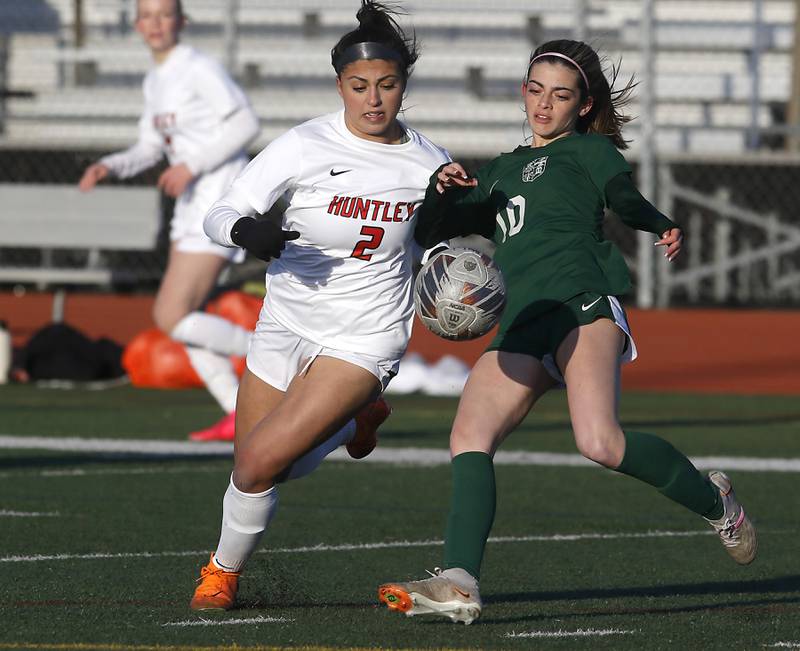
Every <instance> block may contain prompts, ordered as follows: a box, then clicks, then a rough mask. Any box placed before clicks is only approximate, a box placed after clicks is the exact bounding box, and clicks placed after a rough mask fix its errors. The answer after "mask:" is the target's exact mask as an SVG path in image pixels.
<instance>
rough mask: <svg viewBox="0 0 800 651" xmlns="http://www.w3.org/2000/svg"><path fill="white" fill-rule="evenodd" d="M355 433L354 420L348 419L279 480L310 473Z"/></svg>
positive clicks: (290, 467) (296, 462) (295, 463)
mask: <svg viewBox="0 0 800 651" xmlns="http://www.w3.org/2000/svg"><path fill="white" fill-rule="evenodd" d="M355 434H356V421H354V420H350V421H349V422H348V423H347V424H346V425H345V426H344V427H343V428H342V429H340V430H339V431H338V432H336V434H334V435H333V436H331V437H330V438H329V439H328V440H327V441H325V442H323V443H320V444H319V445H318V446H317V447H315V448H314V449H313V450H309V451H308V452H306V453H305V454H304V455H303V456H302V457H300V458H299V459H298V460H297V461H295V462H294V463H293V464H292V465H291V466H289V472H288V473H287V474H286V475H285V476H282V477H281V481H282V482H284V481H289V480H290V479H297V478H298V477H304V476H305V475H309V474H311V473H312V472H313V471H314V470H316V469H317V466H319V464H321V463H322V460H323V459H324V458H325V457H327V456H328V455H329V454H330V453H331V452H333V451H334V450H335V449H336V448H338V447H339V446H340V445H344V444H345V443H349V442H350V441H351V440H352V438H353V437H354V436H355Z"/></svg>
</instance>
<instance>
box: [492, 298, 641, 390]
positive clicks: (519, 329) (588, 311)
mask: <svg viewBox="0 0 800 651" xmlns="http://www.w3.org/2000/svg"><path fill="white" fill-rule="evenodd" d="M597 319H611V320H612V321H613V322H614V323H616V324H617V325H618V326H619V328H620V329H621V330H622V331H623V332H624V333H625V335H626V337H627V340H628V341H627V342H626V345H625V350H624V352H623V357H622V361H623V362H629V361H633V360H634V359H635V358H636V345H635V344H634V342H633V337H632V336H631V331H630V327H629V326H628V320H627V318H626V316H625V310H623V309H622V306H621V305H620V303H619V301H618V300H617V299H616V298H615V297H614V296H603V295H601V294H597V293H596V292H585V293H583V294H578V295H577V296H573V297H572V298H570V299H569V300H567V301H565V302H564V303H561V304H560V305H558V306H556V307H554V308H553V309H551V310H549V311H547V312H545V313H544V314H541V315H539V316H538V317H536V318H535V319H533V320H531V321H526V322H525V323H522V324H520V325H518V326H514V327H511V328H509V329H508V330H505V331H500V332H498V333H497V335H495V338H494V339H492V341H491V343H490V344H489V347H488V348H487V349H486V350H502V351H505V352H508V353H521V354H523V355H531V356H533V357H535V358H536V359H538V360H539V361H540V362H542V364H544V366H545V368H546V369H547V371H548V373H550V375H552V376H553V377H554V378H555V379H556V380H558V381H559V382H563V381H564V378H563V377H562V375H561V372H560V371H559V369H558V366H557V365H556V363H555V356H556V350H558V347H559V346H560V345H561V342H562V341H564V339H565V338H566V336H567V335H568V334H569V333H570V332H572V331H573V330H574V329H575V328H577V327H579V326H582V325H588V324H590V323H593V322H594V321H596V320H597Z"/></svg>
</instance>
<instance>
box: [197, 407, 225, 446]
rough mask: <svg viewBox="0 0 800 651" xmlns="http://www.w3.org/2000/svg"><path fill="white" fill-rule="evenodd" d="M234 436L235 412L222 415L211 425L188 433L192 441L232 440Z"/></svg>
mask: <svg viewBox="0 0 800 651" xmlns="http://www.w3.org/2000/svg"><path fill="white" fill-rule="evenodd" d="M235 437H236V412H235V411H234V412H231V413H230V414H228V415H227V416H223V417H222V419H221V420H219V421H218V422H216V423H214V424H213V425H212V426H211V427H208V428H206V429H201V430H198V431H196V432H192V433H191V434H189V438H190V439H191V440H192V441H232V440H233V439H234V438H235Z"/></svg>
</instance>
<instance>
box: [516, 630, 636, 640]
mask: <svg viewBox="0 0 800 651" xmlns="http://www.w3.org/2000/svg"><path fill="white" fill-rule="evenodd" d="M634 633H636V631H623V630H620V629H618V628H604V629H599V630H598V629H594V628H587V629H585V630H584V629H582V628H579V629H577V630H575V631H562V630H560V629H559V630H557V631H530V632H528V633H506V634H505V635H504V636H503V637H538V638H558V637H605V636H607V635H633V634H634Z"/></svg>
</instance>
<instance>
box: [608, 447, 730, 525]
mask: <svg viewBox="0 0 800 651" xmlns="http://www.w3.org/2000/svg"><path fill="white" fill-rule="evenodd" d="M617 472H621V473H623V474H625V475H630V476H631V477H636V479H640V480H641V481H643V482H645V483H647V484H650V485H651V486H654V487H655V488H656V489H657V490H658V491H659V492H660V493H661V494H662V495H664V496H666V497H668V498H669V499H671V500H672V501H674V502H677V503H678V504H682V505H683V506H685V507H686V508H687V509H689V510H691V511H694V512H695V513H697V514H698V515H702V516H703V517H706V518H710V519H712V520H716V519H717V518H721V517H722V513H723V505H722V500H721V499H720V498H719V492H718V491H717V490H716V489H715V488H714V487H713V486H712V485H711V484H710V483H709V482H708V481H707V480H706V479H705V477H703V476H702V475H701V474H700V473H699V472H698V470H697V468H695V467H694V465H692V462H691V461H689V459H687V458H686V457H685V456H684V455H683V454H682V453H681V452H679V451H678V450H676V449H675V448H674V447H673V446H672V445H671V444H670V443H668V442H667V441H665V440H664V439H662V438H659V437H658V436H653V435H652V434H645V433H643V432H625V456H624V457H623V458H622V463H621V464H619V468H617Z"/></svg>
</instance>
